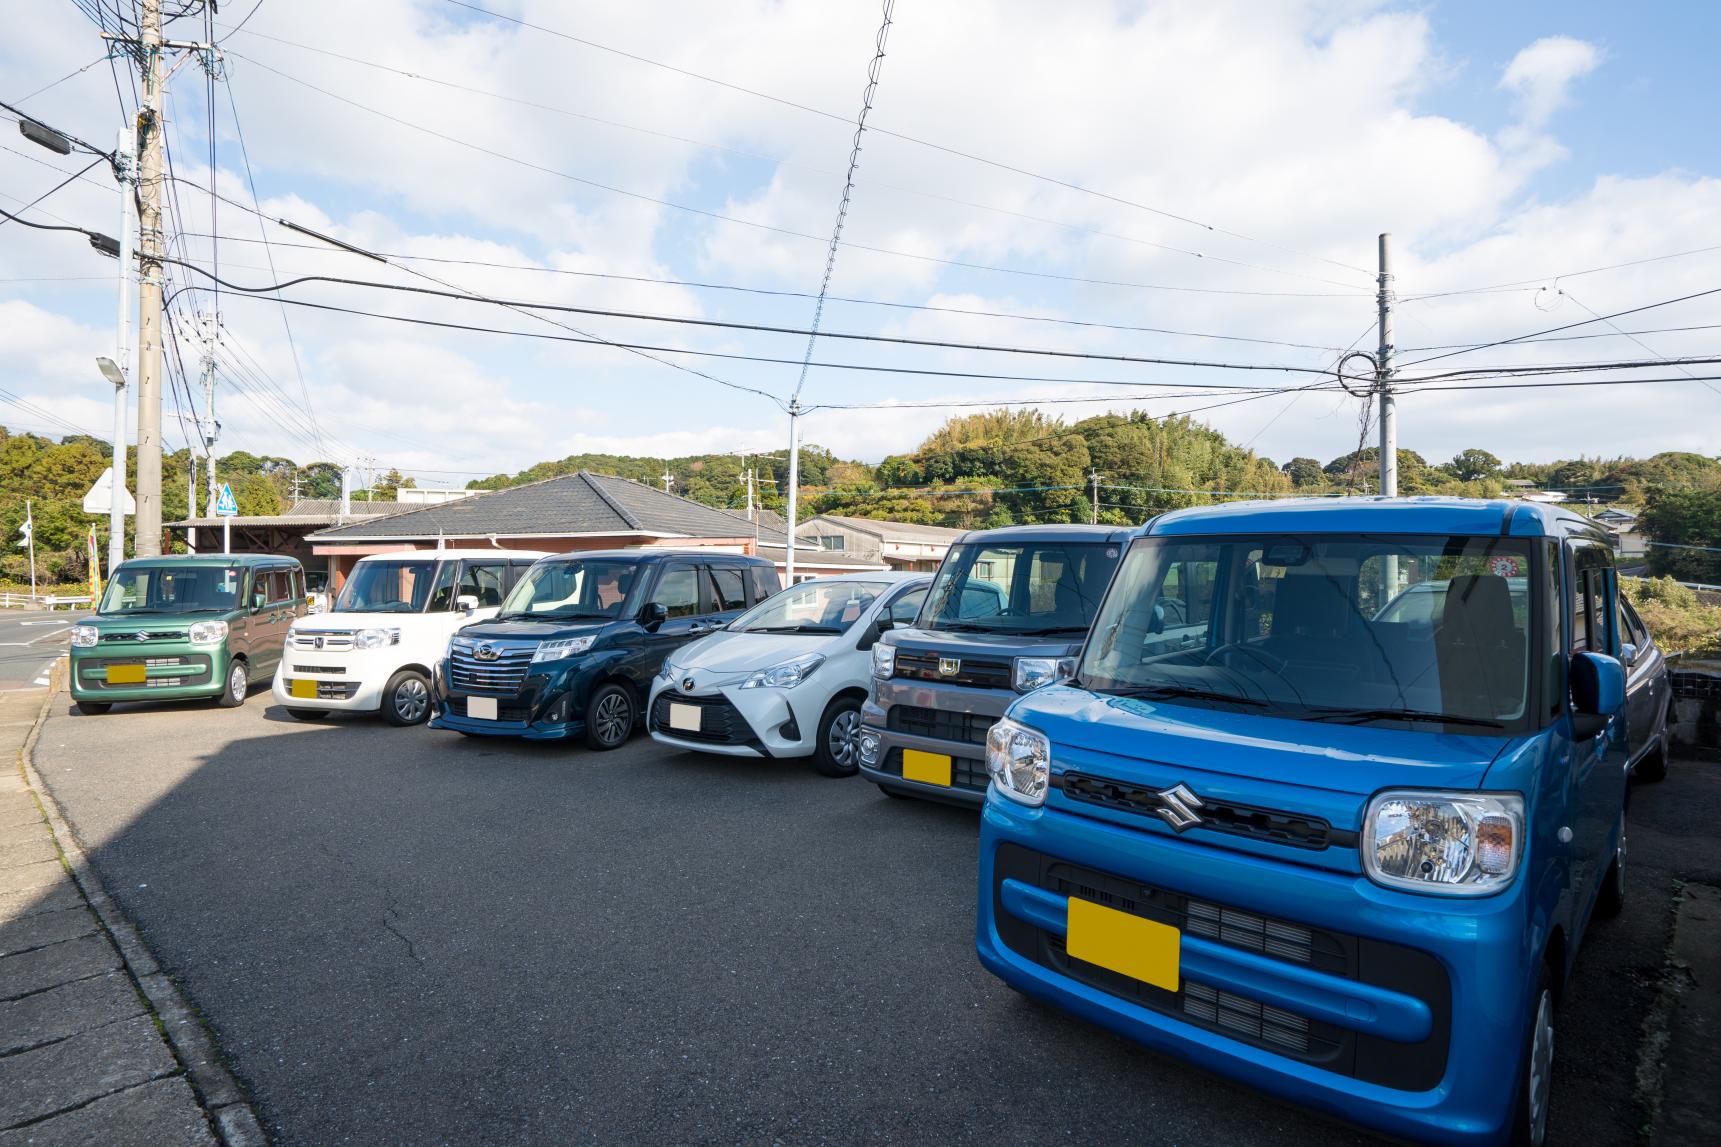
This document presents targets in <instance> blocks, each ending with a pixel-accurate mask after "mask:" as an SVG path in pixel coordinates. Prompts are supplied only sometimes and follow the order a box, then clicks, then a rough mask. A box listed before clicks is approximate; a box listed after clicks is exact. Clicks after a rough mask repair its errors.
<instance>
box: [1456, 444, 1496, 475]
mask: <svg viewBox="0 0 1721 1147" xmlns="http://www.w3.org/2000/svg"><path fill="white" fill-rule="evenodd" d="M1446 468H1447V469H1448V470H1449V471H1451V473H1452V475H1453V476H1454V477H1455V478H1457V479H1458V480H1459V481H1460V482H1475V481H1477V480H1478V479H1481V478H1497V477H1499V476H1500V460H1499V459H1498V458H1496V457H1494V455H1492V454H1490V453H1488V451H1486V450H1476V449H1470V450H1461V451H1459V452H1458V454H1457V455H1455V456H1454V457H1453V459H1452V461H1450V462H1448V463H1447V464H1446Z"/></svg>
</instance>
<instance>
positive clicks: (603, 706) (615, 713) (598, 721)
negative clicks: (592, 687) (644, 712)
mask: <svg viewBox="0 0 1721 1147" xmlns="http://www.w3.org/2000/svg"><path fill="white" fill-rule="evenodd" d="M631 719H632V712H631V707H630V706H629V705H628V700H627V697H626V696H624V695H623V694H621V693H611V694H610V695H609V696H607V697H605V698H603V699H602V700H601V701H599V702H598V707H597V709H596V711H594V712H593V713H592V724H593V725H594V726H595V727H596V728H597V733H598V739H599V740H601V741H602V742H603V743H604V744H606V745H619V744H621V741H622V738H623V737H625V736H627V731H628V726H629V725H630V724H631V723H632V720H631Z"/></svg>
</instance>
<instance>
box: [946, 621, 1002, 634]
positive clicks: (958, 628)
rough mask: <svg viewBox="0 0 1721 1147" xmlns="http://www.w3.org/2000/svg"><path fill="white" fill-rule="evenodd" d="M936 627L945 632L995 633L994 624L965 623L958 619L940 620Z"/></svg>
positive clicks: (996, 628)
mask: <svg viewBox="0 0 1721 1147" xmlns="http://www.w3.org/2000/svg"><path fill="white" fill-rule="evenodd" d="M937 627H938V628H939V629H942V630H943V631H944V632H946V633H997V632H998V627H997V626H995V625H965V624H964V623H962V622H960V621H941V622H938V623H937Z"/></svg>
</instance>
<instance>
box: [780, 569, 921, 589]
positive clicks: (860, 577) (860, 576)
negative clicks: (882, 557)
mask: <svg viewBox="0 0 1721 1147" xmlns="http://www.w3.org/2000/svg"><path fill="white" fill-rule="evenodd" d="M931 580H932V571H931V570H877V571H875V572H873V573H866V572H864V571H863V572H861V573H844V574H825V575H823V576H820V577H810V578H808V579H807V580H805V581H798V582H796V583H795V584H794V585H793V586H792V587H790V588H793V589H800V588H801V587H802V586H804V585H818V584H823V583H824V582H832V581H835V582H844V581H882V582H887V583H889V584H891V585H899V584H901V583H902V582H906V581H931Z"/></svg>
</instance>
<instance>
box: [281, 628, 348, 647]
mask: <svg viewBox="0 0 1721 1147" xmlns="http://www.w3.org/2000/svg"><path fill="white" fill-rule="evenodd" d="M352 647H353V635H352V631H351V630H345V629H296V630H294V631H293V648H294V649H309V650H314V651H319V652H326V653H345V652H347V651H348V650H350V649H351V648H352Z"/></svg>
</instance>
